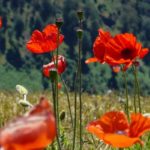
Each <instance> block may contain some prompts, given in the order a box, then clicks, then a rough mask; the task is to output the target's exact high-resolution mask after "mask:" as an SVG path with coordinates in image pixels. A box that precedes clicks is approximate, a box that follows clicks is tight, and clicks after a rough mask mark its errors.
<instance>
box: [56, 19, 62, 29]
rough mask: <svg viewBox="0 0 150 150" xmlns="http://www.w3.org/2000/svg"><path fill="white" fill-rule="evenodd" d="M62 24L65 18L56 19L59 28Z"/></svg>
mask: <svg viewBox="0 0 150 150" xmlns="http://www.w3.org/2000/svg"><path fill="white" fill-rule="evenodd" d="M62 25H63V19H62V18H57V19H56V26H57V27H58V29H60V28H61V26H62Z"/></svg>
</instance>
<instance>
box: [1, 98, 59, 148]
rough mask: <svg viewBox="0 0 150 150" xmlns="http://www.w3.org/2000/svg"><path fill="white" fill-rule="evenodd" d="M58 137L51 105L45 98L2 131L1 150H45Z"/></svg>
mask: <svg viewBox="0 0 150 150" xmlns="http://www.w3.org/2000/svg"><path fill="white" fill-rule="evenodd" d="M55 136H56V123H55V118H54V115H53V112H52V108H51V105H50V104H49V103H48V101H47V100H46V99H45V98H43V97H42V98H41V101H40V103H39V104H37V105H36V106H35V107H33V109H32V110H31V111H30V112H29V113H28V114H27V115H25V116H22V117H20V118H17V119H15V120H14V121H13V122H11V123H9V124H7V125H6V126H5V127H4V128H2V129H1V130H0V148H3V149H5V150H33V149H39V150H42V149H44V148H45V147H46V146H47V145H48V144H51V143H52V141H53V140H54V138H55Z"/></svg>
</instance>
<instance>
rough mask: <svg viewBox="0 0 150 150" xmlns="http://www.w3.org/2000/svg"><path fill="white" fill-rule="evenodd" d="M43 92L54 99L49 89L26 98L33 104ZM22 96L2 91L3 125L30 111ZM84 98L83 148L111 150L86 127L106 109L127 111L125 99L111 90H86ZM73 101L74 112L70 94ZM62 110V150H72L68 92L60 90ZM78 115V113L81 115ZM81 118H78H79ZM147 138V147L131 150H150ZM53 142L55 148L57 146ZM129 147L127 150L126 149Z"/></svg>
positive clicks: (145, 100) (148, 105) (147, 106)
mask: <svg viewBox="0 0 150 150" xmlns="http://www.w3.org/2000/svg"><path fill="white" fill-rule="evenodd" d="M42 95H44V96H45V97H47V98H48V99H49V100H51V101H52V98H51V93H50V92H47V91H46V92H43V93H39V92H37V93H29V94H28V97H27V99H28V100H29V101H30V102H31V103H32V104H36V103H37V102H38V101H39V98H40V96H42ZM21 98H22V97H21V96H20V95H19V94H18V93H17V92H15V91H14V92H6V91H5V92H0V127H3V126H4V125H5V124H6V123H7V122H9V121H10V120H12V119H13V118H15V117H16V116H20V115H22V114H24V113H25V112H27V111H28V109H27V108H26V109H24V108H23V107H22V106H21V105H19V104H18V101H19V99H21ZM141 99H142V109H143V112H144V113H148V112H149V111H150V98H149V97H141ZM82 100H83V142H84V144H83V149H84V150H108V149H112V148H110V147H108V145H105V144H103V143H102V142H100V141H99V139H97V138H96V137H95V136H92V135H91V134H89V133H88V132H87V131H86V129H85V126H86V125H87V124H88V123H89V122H90V121H92V120H94V119H96V118H99V117H100V116H101V115H102V114H104V113H105V112H108V111H110V110H124V99H123V98H122V97H119V96H118V95H117V93H113V92H112V93H109V94H106V95H102V96H100V95H89V94H86V93H83V94H82ZM70 101H71V110H72V113H73V112H74V108H73V104H74V94H73V93H70ZM129 104H130V112H132V111H133V107H132V106H133V98H132V97H130V103H129ZM59 106H60V107H59V111H60V114H62V113H63V115H64V114H65V117H63V118H62V117H61V118H62V120H61V123H60V129H61V131H60V132H61V137H60V141H61V145H62V149H63V150H71V146H72V137H73V129H72V127H71V122H70V116H69V110H68V103H67V98H66V95H65V94H64V93H63V92H62V91H60V92H59ZM78 116H79V115H78ZM77 120H79V119H77ZM142 138H143V139H144V141H145V144H144V147H143V148H141V147H140V146H139V145H135V146H133V147H132V148H130V149H128V150H141V149H142V150H149V149H150V136H149V133H147V134H146V135H145V136H144V137H142ZM78 142H79V139H77V143H76V145H77V146H76V150H78V149H79V147H78V145H79V144H78ZM55 144H56V143H54V147H55ZM50 149H52V147H49V148H47V150H50ZM54 149H55V148H54ZM126 150H127V149H126Z"/></svg>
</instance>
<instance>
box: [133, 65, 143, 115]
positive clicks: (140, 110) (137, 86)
mask: <svg viewBox="0 0 150 150" xmlns="http://www.w3.org/2000/svg"><path fill="white" fill-rule="evenodd" d="M134 78H135V84H136V88H137V90H136V91H137V96H138V105H139V112H140V113H142V107H141V99H140V86H139V81H138V77H137V67H136V66H134Z"/></svg>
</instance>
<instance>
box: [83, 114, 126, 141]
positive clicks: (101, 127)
mask: <svg viewBox="0 0 150 150" xmlns="http://www.w3.org/2000/svg"><path fill="white" fill-rule="evenodd" d="M128 126H129V125H128V121H127V118H126V116H125V114H124V113H123V112H115V111H114V112H108V113H106V114H105V115H103V116H102V117H101V118H100V119H98V120H95V121H93V122H91V123H89V124H88V125H87V127H86V128H87V130H88V131H89V132H91V133H93V134H95V135H96V136H97V137H99V138H100V139H101V140H104V139H103V138H104V135H105V134H107V133H117V132H118V131H123V132H125V133H126V132H127V130H128Z"/></svg>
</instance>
